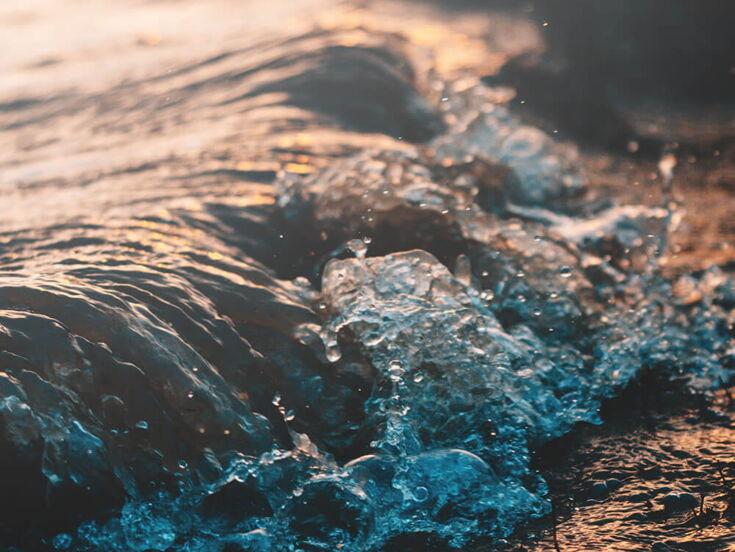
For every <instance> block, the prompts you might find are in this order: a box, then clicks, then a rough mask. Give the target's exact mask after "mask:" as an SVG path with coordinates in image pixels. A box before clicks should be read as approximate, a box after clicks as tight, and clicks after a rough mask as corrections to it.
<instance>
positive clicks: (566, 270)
mask: <svg viewBox="0 0 735 552" xmlns="http://www.w3.org/2000/svg"><path fill="white" fill-rule="evenodd" d="M559 274H560V275H561V277H562V278H569V277H570V276H571V275H572V267H570V266H567V265H564V266H562V267H561V268H560V269H559Z"/></svg>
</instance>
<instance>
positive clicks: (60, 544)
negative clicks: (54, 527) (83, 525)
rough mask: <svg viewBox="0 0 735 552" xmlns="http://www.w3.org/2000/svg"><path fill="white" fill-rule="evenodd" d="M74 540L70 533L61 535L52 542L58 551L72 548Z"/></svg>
mask: <svg viewBox="0 0 735 552" xmlns="http://www.w3.org/2000/svg"><path fill="white" fill-rule="evenodd" d="M71 543H72V538H71V535H69V534H68V533H59V534H58V535H56V536H55V537H54V539H53V541H52V544H53V546H54V548H55V549H56V550H68V549H69V547H70V546H71Z"/></svg>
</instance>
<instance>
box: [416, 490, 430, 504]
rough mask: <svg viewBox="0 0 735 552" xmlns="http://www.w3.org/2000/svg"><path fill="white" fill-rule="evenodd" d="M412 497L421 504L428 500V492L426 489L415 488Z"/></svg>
mask: <svg viewBox="0 0 735 552" xmlns="http://www.w3.org/2000/svg"><path fill="white" fill-rule="evenodd" d="M413 496H414V498H415V499H416V501H418V502H423V501H424V500H426V499H427V498H429V490H428V489H427V488H426V487H416V489H415V490H414V491H413Z"/></svg>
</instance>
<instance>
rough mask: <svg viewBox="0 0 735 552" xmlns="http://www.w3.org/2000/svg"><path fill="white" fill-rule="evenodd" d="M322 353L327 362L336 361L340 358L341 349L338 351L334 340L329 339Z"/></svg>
mask: <svg viewBox="0 0 735 552" xmlns="http://www.w3.org/2000/svg"><path fill="white" fill-rule="evenodd" d="M324 354H325V355H326V356H327V360H328V361H329V362H337V361H338V360H339V359H341V358H342V351H340V349H339V345H337V342H336V341H330V342H328V343H327V344H326V346H325V348H324Z"/></svg>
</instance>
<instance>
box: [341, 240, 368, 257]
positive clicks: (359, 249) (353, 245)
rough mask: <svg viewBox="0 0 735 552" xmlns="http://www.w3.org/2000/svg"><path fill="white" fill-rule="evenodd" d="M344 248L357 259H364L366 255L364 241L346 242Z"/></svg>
mask: <svg viewBox="0 0 735 552" xmlns="http://www.w3.org/2000/svg"><path fill="white" fill-rule="evenodd" d="M346 247H347V249H349V250H350V251H352V253H354V254H355V257H357V258H358V259H364V258H365V254H366V253H367V245H366V244H365V241H364V240H360V239H354V240H350V241H348V242H347V244H346Z"/></svg>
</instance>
